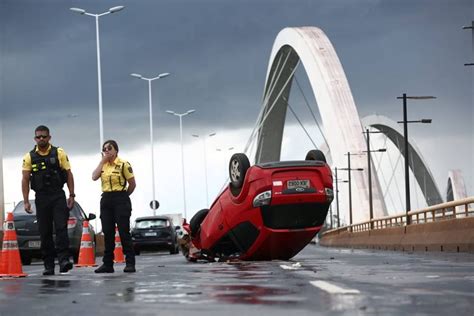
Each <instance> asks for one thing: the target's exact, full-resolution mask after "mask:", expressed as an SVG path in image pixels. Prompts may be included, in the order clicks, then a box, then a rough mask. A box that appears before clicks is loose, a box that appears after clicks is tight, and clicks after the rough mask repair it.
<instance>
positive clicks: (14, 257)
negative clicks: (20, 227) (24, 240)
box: [0, 213, 27, 277]
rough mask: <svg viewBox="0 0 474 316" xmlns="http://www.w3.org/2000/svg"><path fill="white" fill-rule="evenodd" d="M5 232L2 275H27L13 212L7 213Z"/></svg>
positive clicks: (1, 265) (0, 263)
mask: <svg viewBox="0 0 474 316" xmlns="http://www.w3.org/2000/svg"><path fill="white" fill-rule="evenodd" d="M3 233H4V235H3V244H2V245H3V246H2V255H1V256H0V277H25V276H27V274H26V273H23V268H22V266H21V259H20V251H19V250H18V242H17V239H16V231H15V223H14V222H13V213H8V214H7V219H6V221H5V225H4V226H3Z"/></svg>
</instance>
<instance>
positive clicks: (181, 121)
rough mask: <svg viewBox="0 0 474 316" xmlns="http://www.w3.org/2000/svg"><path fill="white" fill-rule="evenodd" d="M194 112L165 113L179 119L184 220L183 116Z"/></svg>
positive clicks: (168, 111)
mask: <svg viewBox="0 0 474 316" xmlns="http://www.w3.org/2000/svg"><path fill="white" fill-rule="evenodd" d="M194 112H196V110H194V109H193V110H189V111H187V112H184V113H175V112H173V111H170V110H167V111H166V113H168V114H171V115H174V116H178V117H179V139H180V142H181V171H182V172H181V173H182V180H183V205H184V218H186V216H187V213H186V183H185V181H184V151H183V116H186V115H188V114H191V113H194Z"/></svg>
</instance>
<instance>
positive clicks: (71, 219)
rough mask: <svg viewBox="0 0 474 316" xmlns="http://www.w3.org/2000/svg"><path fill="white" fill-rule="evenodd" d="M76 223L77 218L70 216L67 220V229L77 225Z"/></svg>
mask: <svg viewBox="0 0 474 316" xmlns="http://www.w3.org/2000/svg"><path fill="white" fill-rule="evenodd" d="M76 224H77V218H75V217H69V219H68V220H67V229H71V228H74V227H76Z"/></svg>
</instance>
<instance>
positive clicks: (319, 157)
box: [305, 149, 326, 163]
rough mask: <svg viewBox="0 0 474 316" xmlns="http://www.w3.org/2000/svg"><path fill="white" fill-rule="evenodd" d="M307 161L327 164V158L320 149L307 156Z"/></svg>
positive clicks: (313, 150) (309, 152) (311, 151)
mask: <svg viewBox="0 0 474 316" xmlns="http://www.w3.org/2000/svg"><path fill="white" fill-rule="evenodd" d="M305 160H317V161H322V162H324V163H326V156H324V154H323V152H322V151H321V150H319V149H312V150H310V151H308V153H307V154H306V158H305Z"/></svg>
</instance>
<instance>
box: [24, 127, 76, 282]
mask: <svg viewBox="0 0 474 316" xmlns="http://www.w3.org/2000/svg"><path fill="white" fill-rule="evenodd" d="M34 139H35V141H36V146H35V148H33V150H31V151H30V152H29V153H27V154H26V155H25V156H24V157H23V167H22V170H23V171H22V174H23V176H22V181H21V189H22V193H23V203H24V205H25V211H26V212H27V213H30V214H31V213H32V212H33V211H32V210H31V204H30V201H29V197H28V195H29V192H30V183H31V189H32V190H34V191H35V193H36V198H35V205H36V219H37V220H38V227H39V232H40V238H41V252H42V254H43V262H44V268H45V270H44V271H43V275H53V274H54V258H55V256H56V254H57V256H58V262H59V272H61V273H65V272H67V271H69V270H71V269H72V262H71V260H70V253H69V237H68V234H67V221H68V219H69V210H70V209H71V208H72V207H73V205H74V198H75V196H76V195H75V194H74V178H73V175H72V172H71V166H70V164H69V159H68V157H67V155H66V153H65V152H64V150H63V149H62V148H59V147H54V146H52V145H51V144H50V143H49V140H50V139H51V135H50V134H49V128H48V127H46V126H44V125H40V126H38V127H37V128H36V129H35V137H34ZM64 183H67V187H68V189H69V198H68V199H67V201H66V195H65V193H64V191H63V186H64ZM53 224H54V225H53ZM53 227H54V229H55V233H56V247H55V244H54V240H53ZM55 248H56V249H57V253H56V250H55Z"/></svg>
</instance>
